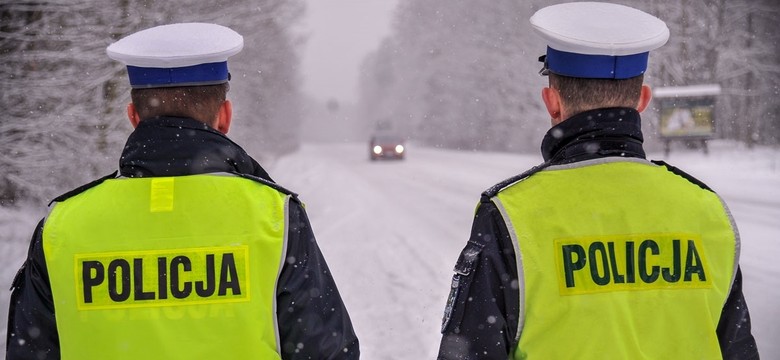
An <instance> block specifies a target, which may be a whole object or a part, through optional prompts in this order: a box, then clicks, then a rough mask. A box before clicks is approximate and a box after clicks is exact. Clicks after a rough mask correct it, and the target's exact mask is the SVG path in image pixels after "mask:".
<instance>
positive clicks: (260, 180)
mask: <svg viewBox="0 0 780 360" xmlns="http://www.w3.org/2000/svg"><path fill="white" fill-rule="evenodd" d="M232 174H233V175H236V176H240V177H242V178H244V179H249V180H252V181H255V182H258V183H261V184H263V185H265V186H268V187H270V188H272V189H274V190H276V191H279V192H281V193H283V194H285V195H290V196H291V197H293V198H295V199H297V198H298V194H296V193H294V192H292V191H290V190H287V189H286V188H284V187H282V186H281V185H279V184H277V183H275V182H273V181H269V180H266V179H263V178H261V177H259V176H254V175H250V174H242V173H232Z"/></svg>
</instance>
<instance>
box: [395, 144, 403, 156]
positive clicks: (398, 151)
mask: <svg viewBox="0 0 780 360" xmlns="http://www.w3.org/2000/svg"><path fill="white" fill-rule="evenodd" d="M395 152H397V153H399V154H400V153H402V152H404V146H403V145H401V144H398V145H396V146H395Z"/></svg>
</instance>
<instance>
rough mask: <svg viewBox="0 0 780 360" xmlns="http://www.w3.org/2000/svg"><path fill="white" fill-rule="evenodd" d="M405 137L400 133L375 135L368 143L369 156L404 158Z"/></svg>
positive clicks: (374, 158)
mask: <svg viewBox="0 0 780 360" xmlns="http://www.w3.org/2000/svg"><path fill="white" fill-rule="evenodd" d="M404 143H405V142H404V138H403V137H401V136H398V135H374V136H372V137H371V140H370V141H369V144H368V151H369V158H370V159H371V160H372V161H373V160H378V159H395V160H403V159H404V156H405V155H406V147H405V146H404Z"/></svg>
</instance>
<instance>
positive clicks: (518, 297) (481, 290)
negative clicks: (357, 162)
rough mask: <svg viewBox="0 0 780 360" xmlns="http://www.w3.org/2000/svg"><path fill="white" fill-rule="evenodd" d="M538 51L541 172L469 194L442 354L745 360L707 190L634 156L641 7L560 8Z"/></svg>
mask: <svg viewBox="0 0 780 360" xmlns="http://www.w3.org/2000/svg"><path fill="white" fill-rule="evenodd" d="M531 24H532V26H533V27H534V29H535V31H536V32H537V33H538V34H539V35H541V37H542V38H544V39H545V40H546V41H547V44H548V48H547V54H546V56H545V57H544V58H543V59H542V60H543V61H544V64H545V67H544V68H543V69H542V73H543V75H549V87H546V88H544V89H543V90H542V99H543V100H544V103H545V105H546V108H547V110H548V112H549V114H550V116H551V118H552V125H553V126H552V128H551V129H550V130H549V131H548V132H547V134H546V136H545V137H544V140H543V142H542V154H543V156H544V160H545V161H544V163H542V164H541V165H539V166H537V167H535V168H533V169H531V170H529V171H527V172H525V173H523V174H521V175H519V176H516V177H513V178H511V179H508V180H506V181H504V182H501V183H499V184H497V185H496V186H494V187H492V188H490V189H489V190H487V191H486V192H485V193H483V195H482V200H481V202H480V204H479V207H478V209H477V211H476V216H475V219H474V224H473V229H472V233H471V238H470V240H469V242H468V244H467V245H466V247H465V248H464V250H463V252H462V253H461V255H460V258H459V259H458V261H457V264H456V266H455V275H454V277H453V280H452V286H451V293H450V296H449V299H448V302H447V305H446V308H445V314H444V319H443V326H442V333H443V337H442V341H441V346H440V350H439V359H507V358H511V359H526V358H528V359H719V358H721V357H722V358H727V359H755V358H758V352H757V350H756V345H755V341H754V339H753V337H752V335H751V332H750V320H749V315H748V310H747V307H746V304H745V300H744V298H743V295H742V290H741V286H742V284H741V282H742V281H741V274H740V270H739V266H738V260H739V250H740V244H739V235H738V233H737V229H736V226H735V224H734V221H733V219H732V218H731V216H730V215H729V212H728V210H727V209H726V206H725V204H724V203H723V201H722V200H721V199H720V198H719V197H718V195H717V194H715V193H714V192H713V191H712V190H710V189H709V188H708V187H707V186H706V185H704V184H703V183H701V182H700V181H697V180H696V179H694V178H692V177H690V176H688V175H687V174H685V173H683V172H682V171H680V170H678V169H676V168H674V167H672V166H670V165H667V164H665V163H662V162H651V161H647V160H645V153H644V151H643V149H642V133H641V126H640V116H639V113H640V112H641V111H642V110H644V109H645V108H646V107H647V105H648V103H649V101H650V97H651V92H650V89H649V87H647V86H646V85H642V82H643V74H644V72H645V70H646V67H647V59H648V53H649V51H650V50H653V49H655V48H658V47H660V46H662V45H663V44H664V43H666V41H667V39H668V37H669V30H668V28H667V27H666V25H665V24H664V23H663V22H662V21H661V20H659V19H657V18H655V17H653V16H651V15H649V14H646V13H644V12H641V11H639V10H636V9H633V8H629V7H625V6H622V5H615V4H605V3H568V4H559V5H554V6H550V7H546V8H543V9H541V10H539V11H538V12H537V13H536V14H534V15H533V17H532V18H531Z"/></svg>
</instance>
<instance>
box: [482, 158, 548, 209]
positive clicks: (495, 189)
mask: <svg viewBox="0 0 780 360" xmlns="http://www.w3.org/2000/svg"><path fill="white" fill-rule="evenodd" d="M551 165H553V164H552V163H551V162H549V161H546V162H544V163H541V164H539V165H536V166H534V167H532V168H530V169H528V170H526V171H525V172H523V173H521V174H520V175H515V176H513V177H510V178H508V179H506V180H504V181H502V182H500V183H498V184H495V185H493V186H491V187H490V188H489V189H487V190H485V191H484V192H482V202H489V201H490V199H491V198H493V197H495V196H496V195H498V193H499V192H501V190H503V189H504V188H506V187H508V186H510V185H512V184H514V183H516V182H518V181H522V180H525V179H527V178H529V177H530V176H531V175H533V174H536V173H538V172H539V171H542V170H544V169H545V168H547V167H549V166H551Z"/></svg>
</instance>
